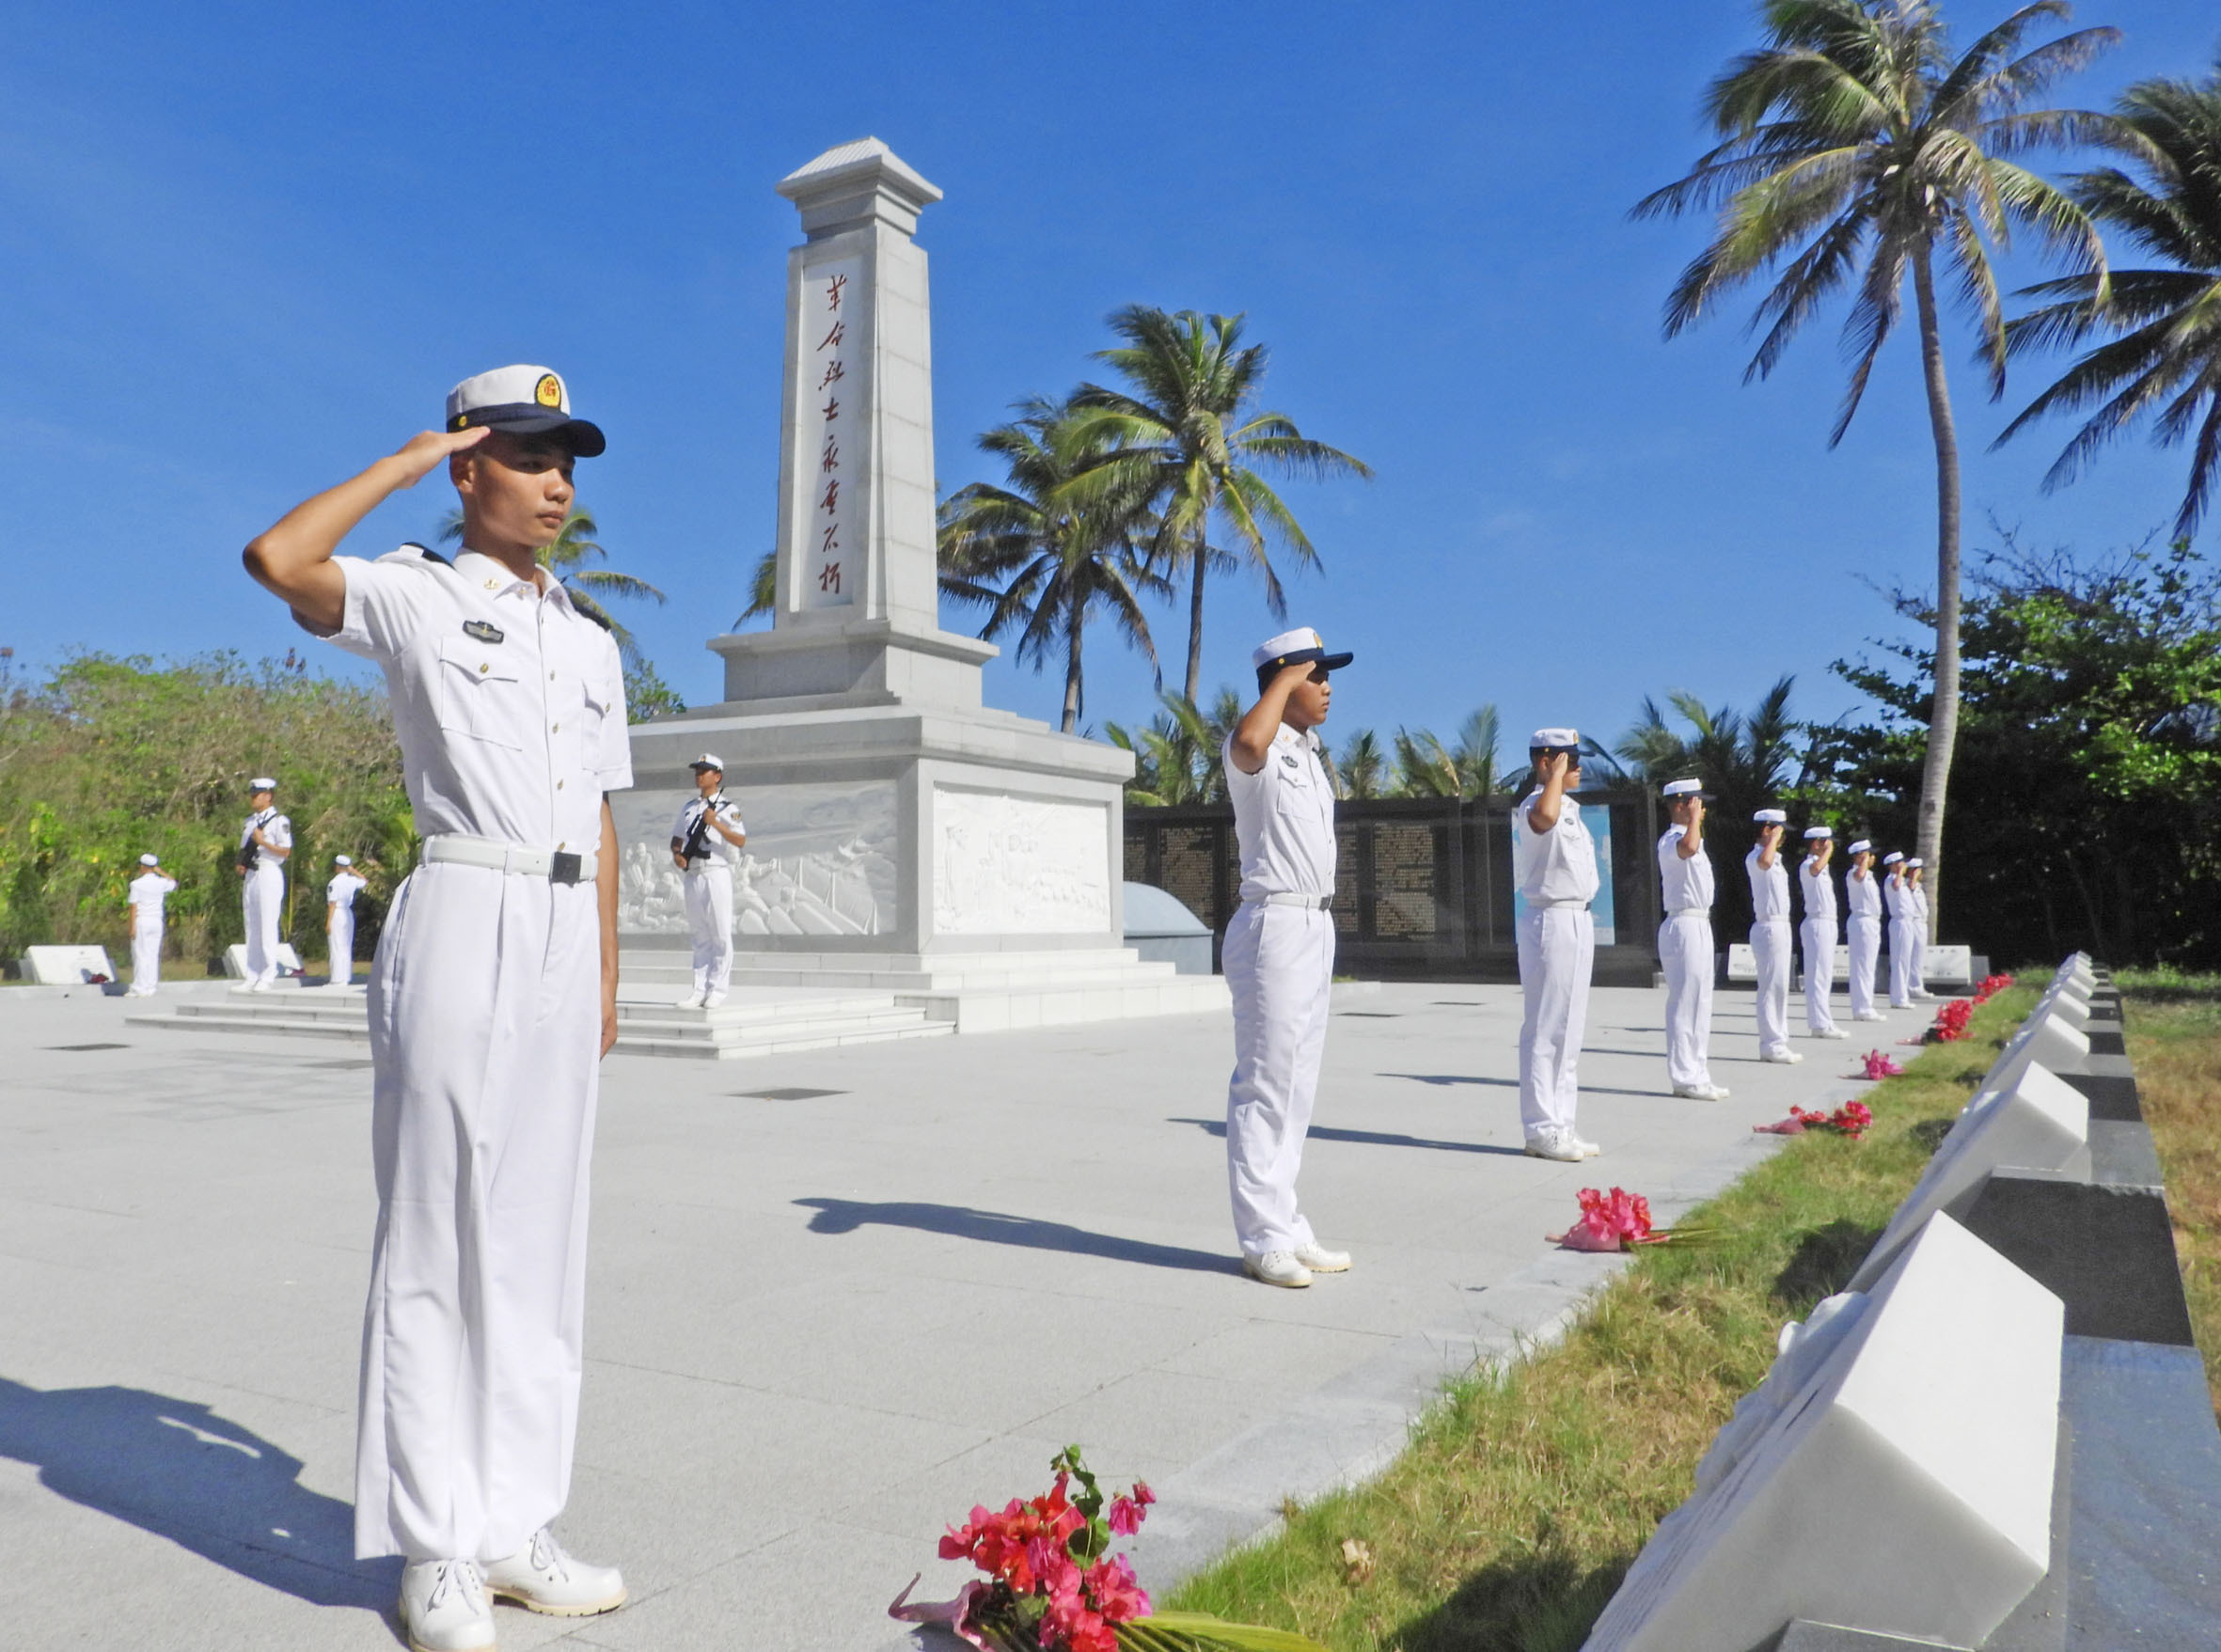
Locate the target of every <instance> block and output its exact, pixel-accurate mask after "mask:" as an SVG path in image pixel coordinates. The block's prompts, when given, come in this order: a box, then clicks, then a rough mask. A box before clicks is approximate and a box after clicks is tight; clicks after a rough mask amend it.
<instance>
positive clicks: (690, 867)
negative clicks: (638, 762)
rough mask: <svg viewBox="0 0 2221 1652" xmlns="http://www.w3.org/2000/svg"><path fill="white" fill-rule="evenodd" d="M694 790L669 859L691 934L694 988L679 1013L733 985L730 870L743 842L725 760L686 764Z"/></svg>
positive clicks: (706, 758) (709, 755)
mask: <svg viewBox="0 0 2221 1652" xmlns="http://www.w3.org/2000/svg"><path fill="white" fill-rule="evenodd" d="M688 766H689V767H691V768H692V769H693V771H694V785H695V789H696V790H697V791H698V792H699V793H700V794H701V795H699V796H697V797H693V798H690V799H688V800H687V803H686V806H685V808H684V809H682V810H679V818H678V821H677V823H676V824H675V825H673V826H672V827H671V859H672V861H673V862H674V863H675V864H676V865H677V867H678V869H679V870H680V871H681V872H682V873H685V891H686V927H687V928H688V929H690V930H691V931H693V934H694V989H693V990H692V991H691V992H689V993H688V994H687V995H686V996H685V998H683V999H680V1000H679V1008H680V1009H682V1010H701V1009H709V1010H714V1009H716V1008H717V1006H718V1005H719V1004H721V1003H723V1002H724V1001H725V993H726V990H727V988H728V987H729V986H730V985H731V983H732V869H733V868H734V867H735V866H737V865H739V864H740V852H741V850H742V849H743V848H744V847H745V846H746V845H747V843H748V828H747V827H746V826H743V825H742V824H741V819H740V806H739V805H738V804H736V803H733V802H732V801H730V800H728V799H727V797H726V795H725V793H724V784H725V760H724V759H723V758H721V757H719V756H717V753H716V752H714V751H705V752H703V753H702V754H701V756H700V757H698V758H696V759H695V760H694V762H693V763H691V764H689V765H688Z"/></svg>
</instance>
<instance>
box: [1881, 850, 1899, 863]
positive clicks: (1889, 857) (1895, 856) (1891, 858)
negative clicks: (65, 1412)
mask: <svg viewBox="0 0 2221 1652" xmlns="http://www.w3.org/2000/svg"><path fill="white" fill-rule="evenodd" d="M1904 857H1905V852H1904V851H1903V850H1902V849H1892V850H1891V851H1890V852H1889V853H1888V854H1886V855H1884V856H1883V857H1882V865H1884V866H1895V865H1896V864H1897V863H1898V861H1900V860H1902V859H1903V858H1904Z"/></svg>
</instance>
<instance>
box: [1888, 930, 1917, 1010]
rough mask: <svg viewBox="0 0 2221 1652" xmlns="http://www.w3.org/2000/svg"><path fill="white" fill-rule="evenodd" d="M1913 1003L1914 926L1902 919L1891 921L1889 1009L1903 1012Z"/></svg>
mask: <svg viewBox="0 0 2221 1652" xmlns="http://www.w3.org/2000/svg"><path fill="white" fill-rule="evenodd" d="M1912 1001H1913V925H1912V924H1911V923H1910V922H1909V921H1907V920H1905V919H1902V918H1893V919H1891V920H1889V1007H1890V1008H1891V1009H1893V1010H1901V1009H1903V1008H1905V1007H1906V1006H1907V1005H1908V1004H1910V1003H1911V1002H1912Z"/></svg>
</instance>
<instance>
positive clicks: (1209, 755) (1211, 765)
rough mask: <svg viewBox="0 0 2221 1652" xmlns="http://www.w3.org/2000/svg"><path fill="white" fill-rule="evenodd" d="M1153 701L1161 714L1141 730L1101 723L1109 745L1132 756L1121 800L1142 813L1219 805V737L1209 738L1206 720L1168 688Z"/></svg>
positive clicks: (1221, 785) (1221, 780) (1221, 791)
mask: <svg viewBox="0 0 2221 1652" xmlns="http://www.w3.org/2000/svg"><path fill="white" fill-rule="evenodd" d="M1158 699H1159V700H1162V701H1163V704H1164V710H1162V711H1161V712H1159V713H1158V715H1157V716H1155V717H1154V718H1152V719H1151V720H1150V723H1149V726H1148V727H1147V728H1145V729H1142V730H1138V731H1136V732H1133V733H1128V732H1126V730H1125V729H1123V728H1121V727H1120V726H1119V725H1118V724H1116V723H1110V722H1107V723H1105V724H1104V725H1103V732H1105V733H1106V734H1108V735H1109V736H1110V744H1111V745H1113V746H1117V747H1123V748H1124V749H1126V750H1127V751H1130V752H1132V753H1133V754H1134V778H1133V779H1131V780H1130V781H1128V782H1127V783H1126V801H1127V802H1128V803H1134V804H1139V805H1140V806H1141V807H1142V808H1144V809H1169V808H1173V807H1175V806H1177V805H1179V804H1183V803H1211V802H1216V801H1218V800H1219V799H1220V798H1221V797H1222V796H1223V795H1224V792H1225V783H1224V777H1223V776H1221V775H1220V773H1219V751H1220V747H1221V745H1222V744H1223V736H1222V735H1221V737H1220V738H1219V739H1217V740H1214V739H1213V738H1212V730H1211V725H1210V720H1209V719H1206V718H1205V716H1204V715H1203V714H1202V713H1201V712H1199V711H1197V710H1196V708H1195V701H1193V700H1189V698H1188V697H1187V696H1186V695H1183V694H1174V693H1172V692H1170V691H1169V690H1168V691H1166V692H1164V693H1162V694H1160V695H1159V696H1158ZM1238 715H1239V708H1238V707H1237V716H1238Z"/></svg>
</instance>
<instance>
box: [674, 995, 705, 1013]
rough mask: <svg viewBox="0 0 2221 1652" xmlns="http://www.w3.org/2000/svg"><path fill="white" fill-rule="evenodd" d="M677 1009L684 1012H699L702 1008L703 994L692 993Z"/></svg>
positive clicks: (679, 1003) (678, 1004) (682, 1000)
mask: <svg viewBox="0 0 2221 1652" xmlns="http://www.w3.org/2000/svg"><path fill="white" fill-rule="evenodd" d="M675 1007H676V1008H678V1009H682V1010H699V1009H701V994H700V993H698V992H690V993H688V994H687V995H686V996H685V998H683V999H680V1000H679V1001H678V1003H677V1005H676V1006H675Z"/></svg>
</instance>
